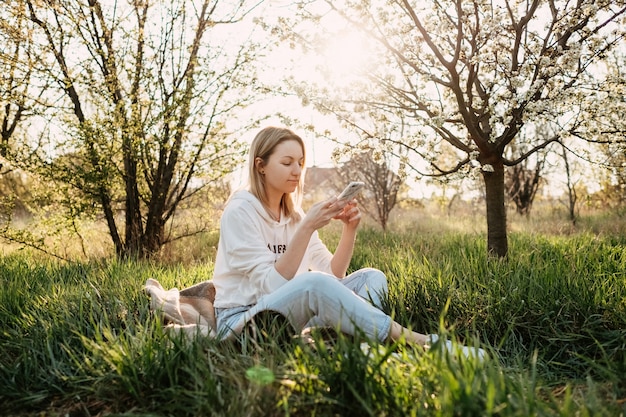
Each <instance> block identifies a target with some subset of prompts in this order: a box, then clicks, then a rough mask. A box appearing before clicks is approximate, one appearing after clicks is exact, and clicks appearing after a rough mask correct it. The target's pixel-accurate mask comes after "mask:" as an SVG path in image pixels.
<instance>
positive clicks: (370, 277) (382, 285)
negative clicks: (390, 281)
mask: <svg viewBox="0 0 626 417" xmlns="http://www.w3.org/2000/svg"><path fill="white" fill-rule="evenodd" d="M364 273H365V274H366V276H367V284H366V285H367V287H368V288H369V290H370V291H376V292H378V293H383V294H385V293H387V276H386V275H385V274H384V273H383V272H382V271H381V270H379V269H376V268H365V269H364Z"/></svg>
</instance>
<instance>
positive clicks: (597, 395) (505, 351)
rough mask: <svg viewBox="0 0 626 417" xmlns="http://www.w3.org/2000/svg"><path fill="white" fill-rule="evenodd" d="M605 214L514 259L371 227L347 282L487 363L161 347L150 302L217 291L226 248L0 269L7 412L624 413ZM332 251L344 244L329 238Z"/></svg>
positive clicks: (614, 265) (428, 221) (452, 236)
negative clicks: (155, 294) (356, 281)
mask: <svg viewBox="0 0 626 417" xmlns="http://www.w3.org/2000/svg"><path fill="white" fill-rule="evenodd" d="M625 223H626V221H625V220H624V218H623V217H620V216H617V215H613V216H611V215H610V214H598V215H594V216H587V217H584V218H581V219H580V221H579V222H578V225H577V226H576V228H573V227H572V226H571V225H568V223H567V222H566V221H561V220H558V219H554V218H553V219H552V220H550V217H549V216H547V215H546V216H544V217H542V218H535V219H532V220H531V219H526V218H513V219H512V221H511V224H510V230H511V232H510V235H509V244H510V250H509V257H508V259H505V260H495V259H489V258H488V257H487V254H486V243H485V237H484V229H483V226H481V222H480V221H476V220H475V219H472V218H471V217H466V218H462V219H459V218H458V217H455V218H448V217H445V216H444V217H433V216H429V215H428V216H427V215H419V216H417V217H411V216H407V215H402V213H400V214H398V215H397V216H396V217H395V218H394V223H393V225H394V226H393V227H392V230H391V231H390V232H388V233H382V232H381V231H378V230H377V229H375V228H374V227H372V226H371V225H367V224H366V225H364V227H363V229H362V230H361V231H360V234H359V241H358V245H357V249H356V252H355V255H354V258H353V262H352V265H351V268H352V269H358V268H361V267H369V266H372V267H376V268H379V269H381V270H383V271H384V272H385V273H386V274H387V276H388V279H389V283H390V294H389V299H388V300H387V304H386V310H387V311H388V312H389V313H390V314H391V315H392V316H393V317H394V318H395V319H396V320H397V321H399V322H400V323H402V324H404V325H407V326H410V327H412V328H414V329H415V330H418V331H420V332H424V333H443V334H445V335H447V336H448V337H450V338H452V339H455V340H458V341H460V342H463V343H465V344H472V345H473V344H479V345H480V346H482V347H484V348H485V349H487V350H488V351H489V353H490V356H491V359H490V360H488V361H486V362H485V363H483V364H479V363H476V362H474V361H471V360H464V359H453V358H450V357H449V356H446V355H441V354H439V353H437V352H434V351H431V352H428V353H426V354H424V353H422V352H420V351H419V350H415V349H414V348H413V347H411V346H406V345H404V344H403V343H399V344H395V345H385V346H381V347H380V348H372V349H369V350H367V351H365V350H363V349H362V346H361V342H362V341H363V340H360V339H359V340H357V339H354V338H343V337H338V338H334V339H331V340H325V341H324V340H322V338H321V337H318V338H316V342H315V343H314V344H313V345H311V344H305V343H302V342H299V341H294V342H292V343H288V344H279V343H276V342H275V341H274V340H272V338H268V339H267V340H265V341H263V342H261V343H259V344H258V345H256V346H254V347H250V345H249V344H243V345H242V344H239V343H225V342H222V343H219V342H216V341H214V340H210V339H202V338H198V339H196V340H193V341H188V340H186V339H184V338H181V337H177V336H172V335H169V334H167V333H166V332H165V331H164V327H163V324H162V323H161V322H160V320H159V319H158V318H157V317H155V316H154V315H152V314H151V312H150V311H149V306H148V298H147V296H146V295H145V294H144V293H143V291H142V287H143V284H144V283H145V281H146V279H147V278H149V277H154V278H156V279H158V280H159V281H160V282H161V283H162V284H163V285H164V286H165V287H166V288H169V287H178V288H184V287H185V286H188V285H191V284H194V283H196V282H198V281H201V280H205V279H210V277H211V274H212V269H213V264H212V262H213V261H212V259H213V258H212V257H213V256H214V248H215V245H216V243H217V239H218V236H217V234H216V233H209V234H206V235H202V236H198V237H197V239H196V240H194V241H186V242H185V244H184V245H181V246H178V247H170V248H167V249H166V254H167V256H166V259H165V261H162V262H153V263H138V262H130V261H129V262H118V261H111V260H102V259H91V260H87V259H85V260H76V261H72V262H59V261H56V260H52V259H50V258H46V257H43V256H41V255H39V254H37V253H32V252H28V251H20V250H15V249H14V248H13V249H11V248H5V249H4V254H3V256H2V257H0V281H1V285H0V414H1V415H13V416H30V415H32V416H35V415H37V416H42V415H43V416H46V415H47V416H57V415H59V416H60V415H76V416H79V415H80V416H82V415H85V416H93V415H112V414H118V415H129V416H130V415H133V416H140V415H142V416H146V415H155V416H156V415H171V416H203V415H217V416H273V415H292V416H310V415H318V416H331V415H332V416H335V415H337V416H365V415H372V416H411V415H425V416H431V415H432V416H450V415H458V416H485V415H498V416H529V415H538V416H543V415H546V416H574V415H579V416H592V415H594V416H595V415H603V416H604V415H606V416H620V415H625V414H626V379H625V378H624V375H626V274H625V271H626V233H625V229H624V224H625ZM322 237H323V238H324V239H325V240H326V241H327V243H328V245H329V246H330V247H331V248H332V247H333V246H334V244H335V243H336V242H337V240H338V232H337V229H336V228H333V227H330V228H328V229H325V230H323V231H322Z"/></svg>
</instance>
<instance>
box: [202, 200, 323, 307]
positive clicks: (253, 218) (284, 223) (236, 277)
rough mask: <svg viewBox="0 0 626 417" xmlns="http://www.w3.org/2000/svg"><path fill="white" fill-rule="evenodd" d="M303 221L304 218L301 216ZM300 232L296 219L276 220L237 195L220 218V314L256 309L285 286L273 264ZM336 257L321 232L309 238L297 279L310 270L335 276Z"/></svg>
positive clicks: (216, 281) (217, 299)
mask: <svg viewBox="0 0 626 417" xmlns="http://www.w3.org/2000/svg"><path fill="white" fill-rule="evenodd" d="M301 214H302V215H303V216H304V214H303V213H301ZM297 227H298V222H297V221H296V220H294V219H292V218H282V219H281V220H280V221H279V222H277V221H275V220H274V219H272V218H271V217H270V216H269V214H268V213H267V211H266V210H265V208H264V207H263V205H262V204H261V202H260V201H259V199H257V198H256V197H255V196H254V195H253V194H251V193H250V192H249V191H239V192H237V193H235V194H234V195H233V196H232V197H231V199H230V201H229V202H228V204H227V206H226V209H225V210H224V213H223V214H222V219H221V224H220V239H219V243H218V247H217V258H216V260H215V272H214V274H213V283H214V284H215V290H216V296H215V303H214V305H215V307H216V308H228V307H239V306H245V305H251V304H256V302H257V300H258V299H259V297H261V296H262V295H265V294H269V293H271V292H273V291H274V290H276V289H277V288H279V287H280V286H281V285H283V284H284V283H285V282H287V280H286V279H285V278H283V277H282V276H281V275H280V274H279V273H278V271H276V268H275V267H274V264H275V263H276V261H278V259H280V257H281V256H282V254H283V253H285V251H286V250H287V246H288V245H289V242H290V241H291V238H292V236H293V235H294V233H295V231H296V229H297ZM331 259H332V254H331V253H330V251H329V250H328V248H327V247H326V245H324V243H323V242H322V241H321V240H320V238H319V236H318V234H317V231H316V232H315V233H314V234H313V236H312V237H311V240H310V241H309V245H308V247H307V249H306V252H305V254H304V257H303V259H302V262H301V263H300V266H299V268H298V272H297V273H296V275H297V274H301V273H303V272H307V271H309V270H314V271H321V272H326V273H329V274H330V273H332V272H331V269H330V261H331Z"/></svg>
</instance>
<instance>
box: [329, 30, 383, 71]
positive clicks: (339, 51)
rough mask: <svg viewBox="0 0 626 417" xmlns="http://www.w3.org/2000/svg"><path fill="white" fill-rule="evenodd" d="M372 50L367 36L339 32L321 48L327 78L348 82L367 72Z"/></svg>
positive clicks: (330, 37) (351, 32)
mask: <svg viewBox="0 0 626 417" xmlns="http://www.w3.org/2000/svg"><path fill="white" fill-rule="evenodd" d="M372 58H373V56H372V54H371V48H370V45H369V42H368V39H366V37H365V35H362V34H360V33H358V32H355V31H346V30H343V31H339V32H337V33H335V34H332V35H329V37H328V38H327V40H326V42H324V45H323V46H321V47H320V55H319V59H320V60H321V63H320V64H321V65H320V66H321V70H322V72H323V73H324V76H325V78H327V79H328V78H332V79H333V80H334V81H347V80H348V79H353V78H355V77H358V76H359V75H360V74H362V73H364V72H365V69H366V68H368V67H369V66H370V64H371V61H372Z"/></svg>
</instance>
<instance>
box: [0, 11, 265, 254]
mask: <svg viewBox="0 0 626 417" xmlns="http://www.w3.org/2000/svg"><path fill="white" fill-rule="evenodd" d="M17 4H20V5H25V7H23V6H22V7H16V5H17ZM251 9H252V6H250V7H248V6H246V2H245V0H241V1H234V2H221V1H210V0H193V1H191V0H175V1H171V2H164V1H155V2H152V1H146V0H132V1H117V0H114V1H106V2H105V1H101V0H59V1H54V2H48V1H35V0H26V1H16V2H12V1H8V2H3V4H2V13H3V17H4V18H5V20H7V21H21V22H24V21H25V19H26V20H27V21H28V23H29V24H28V25H27V27H25V28H24V29H23V30H22V31H21V32H15V31H13V32H8V33H7V34H6V36H14V37H19V36H23V35H24V33H28V34H30V36H31V37H32V39H34V40H35V41H36V42H35V43H34V44H33V48H36V49H35V50H33V55H31V56H35V57H37V58H36V60H35V61H34V62H32V63H31V64H29V65H30V68H31V70H32V78H33V79H37V80H47V81H46V82H50V83H54V85H55V86H56V87H57V88H56V90H54V91H48V92H47V93H46V95H47V97H48V98H54V99H55V104H54V106H52V107H49V108H48V109H47V111H46V114H45V122H46V123H47V125H46V126H48V127H49V128H48V129H47V130H46V129H41V130H40V131H39V132H38V134H39V142H38V143H37V144H34V145H32V150H31V152H32V155H34V156H35V158H31V159H30V160H29V162H30V166H29V167H30V168H31V169H35V168H36V169H37V170H38V173H39V174H40V175H42V176H44V177H45V178H47V179H49V180H53V181H56V182H57V183H58V184H59V186H60V187H66V188H67V190H68V194H67V195H68V196H71V197H72V199H73V200H74V201H75V202H76V201H77V202H79V203H80V204H79V205H77V204H74V206H73V207H71V210H74V211H75V210H82V209H84V208H94V207H95V208H96V209H97V210H99V212H100V215H101V217H102V218H103V219H104V220H105V222H106V224H107V226H108V231H109V233H110V236H111V239H112V242H113V245H114V247H115V250H116V253H117V254H118V255H119V256H139V257H148V256H151V255H153V254H155V253H156V252H157V251H158V250H159V249H160V248H161V246H162V245H163V244H164V243H166V242H167V241H168V240H169V239H171V238H175V237H172V236H168V235H167V233H166V229H165V227H166V224H167V223H168V221H171V220H172V219H173V216H174V213H175V212H176V210H177V208H179V207H180V205H181V204H182V203H183V201H185V199H188V198H190V197H191V196H192V195H193V194H194V193H196V192H198V190H199V189H200V188H201V184H202V183H201V182H199V181H195V182H194V180H195V179H197V178H198V177H200V176H203V177H205V179H206V178H208V181H210V180H211V179H218V178H221V177H222V176H223V175H224V173H225V172H228V171H229V170H231V169H233V167H234V166H235V164H236V163H237V162H238V161H239V158H240V156H241V155H240V154H241V150H240V148H239V146H238V145H237V143H236V142H234V141H233V140H232V139H231V138H232V137H233V131H232V130H230V129H232V128H233V127H232V126H233V125H232V124H230V123H229V122H231V121H232V120H234V119H235V114H234V113H235V110H237V109H239V108H242V107H244V106H246V105H247V104H249V103H250V102H251V101H252V99H253V98H254V94H255V92H254V87H255V75H254V71H253V67H252V66H251V65H249V64H250V61H251V60H252V59H253V58H254V56H255V48H256V46H255V44H254V43H252V42H249V41H247V42H242V43H241V44H238V43H236V39H235V36H234V35H233V34H232V33H230V32H228V30H227V29H226V28H227V27H230V26H232V25H231V24H232V23H235V22H238V21H241V20H242V19H243V18H244V17H245V16H246V15H247V13H248V12H249V11H250V10H251ZM233 42H235V43H233ZM227 44H228V45H229V48H225V45H227ZM241 45H244V46H241ZM23 64H24V66H25V65H26V63H23ZM40 82H41V81H40ZM244 86H245V87H246V92H245V93H242V87H244ZM24 145H27V144H26V143H24ZM24 163H25V162H24ZM67 201H70V199H69V197H68V199H67Z"/></svg>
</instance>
